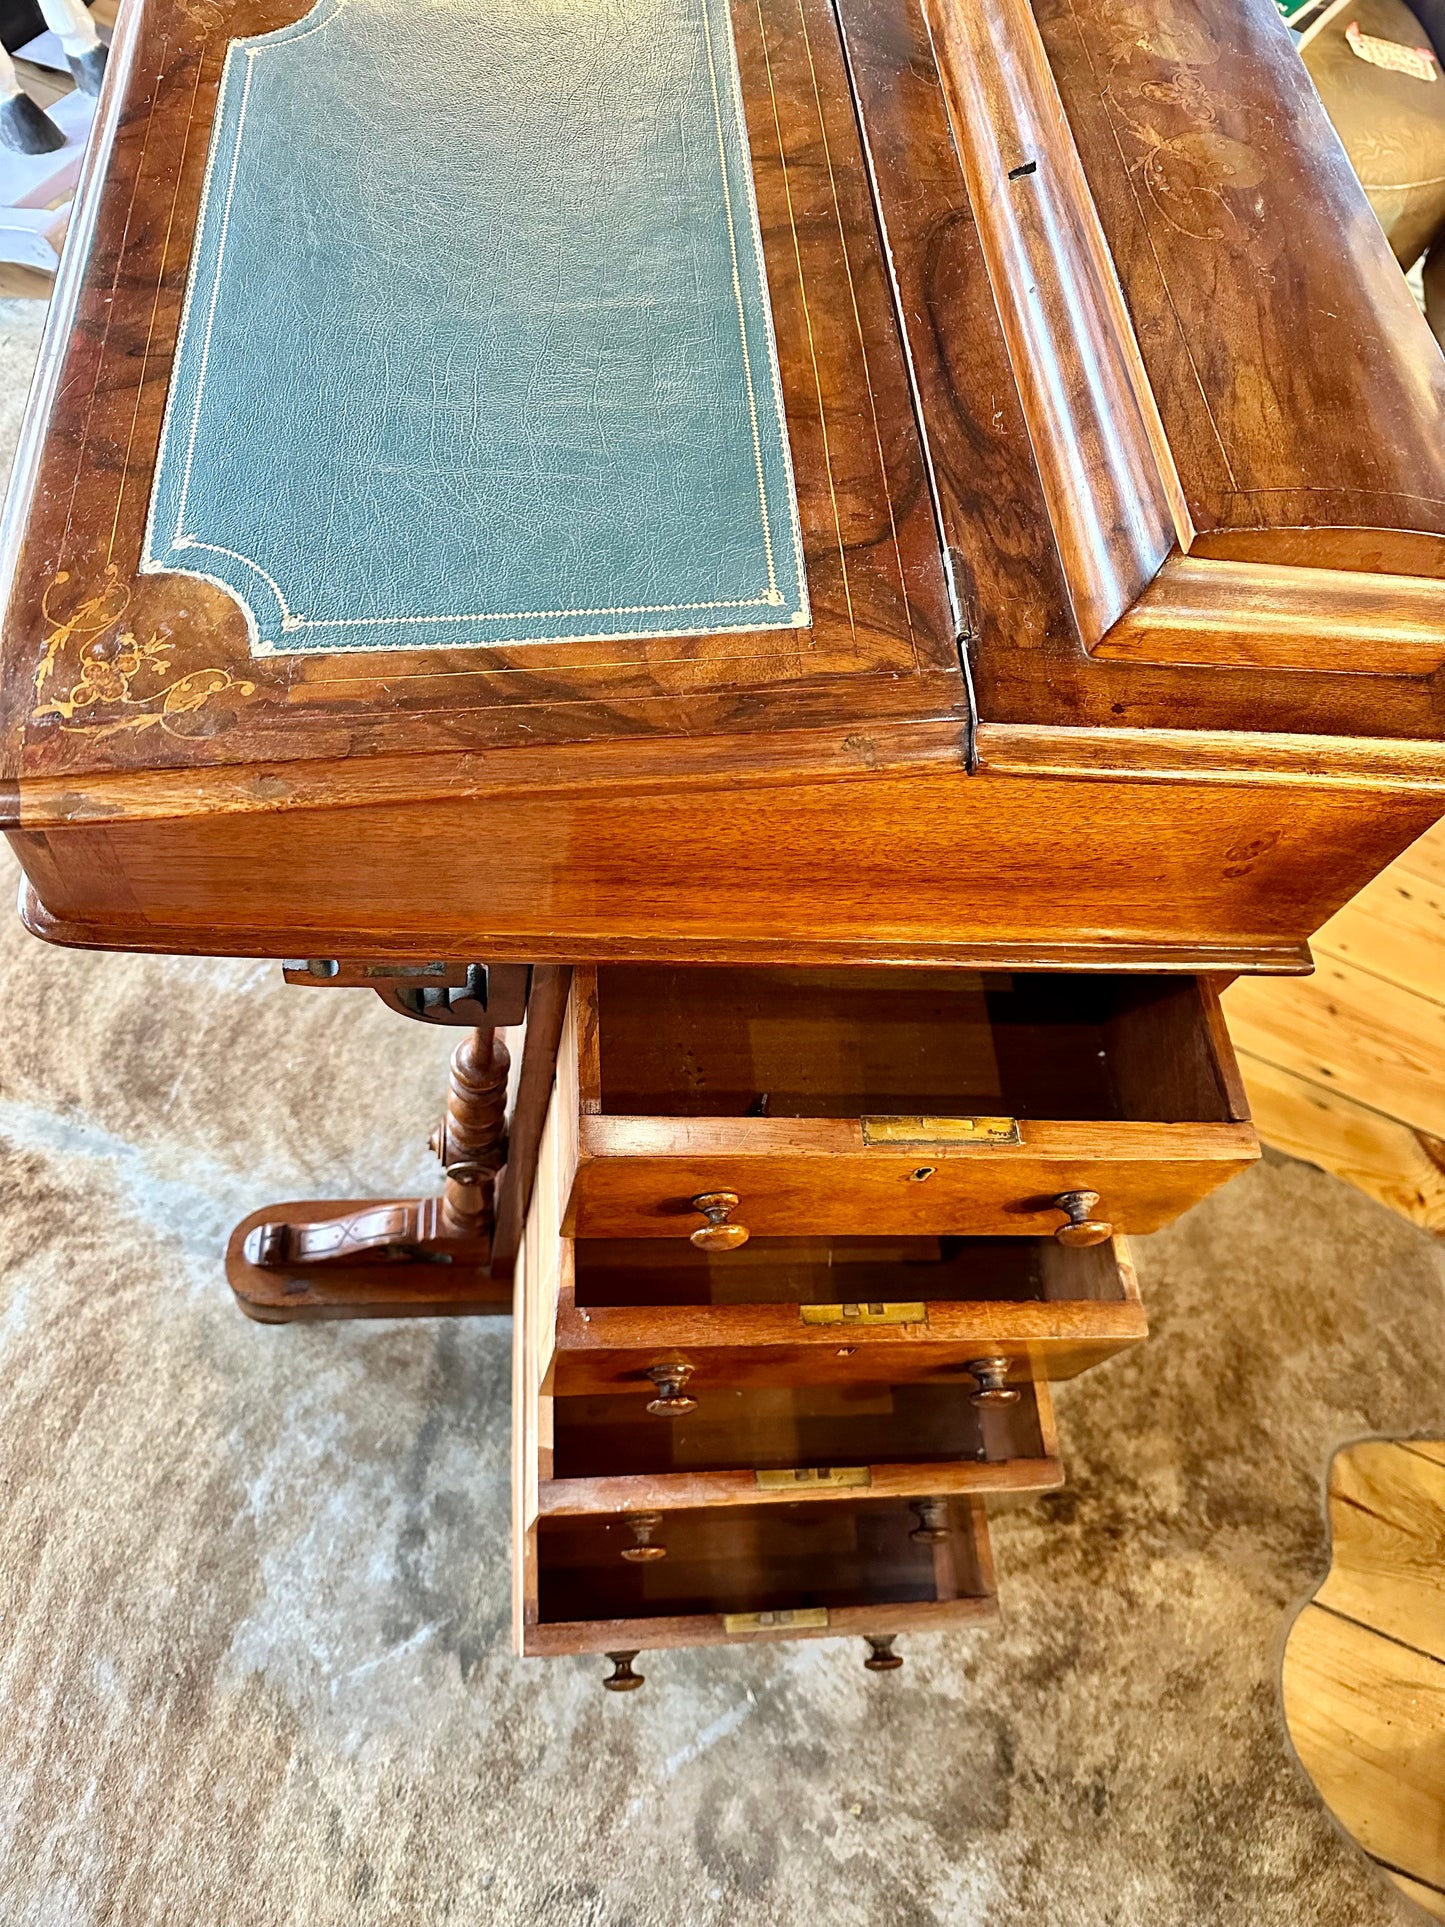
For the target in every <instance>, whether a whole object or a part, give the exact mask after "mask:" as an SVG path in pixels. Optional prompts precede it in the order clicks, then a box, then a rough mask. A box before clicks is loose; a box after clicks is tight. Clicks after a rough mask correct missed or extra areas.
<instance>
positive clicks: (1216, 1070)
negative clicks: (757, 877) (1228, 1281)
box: [554, 964, 1259, 1249]
mask: <svg viewBox="0 0 1445 1927" xmlns="http://www.w3.org/2000/svg"><path fill="white" fill-rule="evenodd" d="M554 1101H555V1102H556V1104H557V1106H558V1107H559V1109H560V1110H562V1111H563V1112H565V1113H567V1114H568V1116H567V1117H566V1118H564V1120H563V1123H562V1129H563V1132H564V1135H565V1137H566V1139H567V1141H568V1144H569V1149H570V1155H571V1157H572V1159H573V1161H574V1162H573V1182H572V1184H571V1186H570V1198H569V1207H568V1211H567V1216H566V1221H565V1229H566V1230H568V1231H569V1232H571V1233H573V1234H575V1235H576V1236H578V1237H600V1238H644V1237H674V1238H689V1237H692V1236H693V1234H694V1233H698V1234H700V1238H701V1241H703V1242H708V1243H710V1244H711V1245H712V1247H713V1248H715V1249H725V1248H729V1247H731V1248H736V1247H737V1246H740V1245H741V1244H742V1242H743V1241H744V1239H745V1238H746V1236H747V1235H748V1234H751V1235H754V1236H759V1237H773V1238H791V1237H807V1236H814V1235H818V1234H824V1235H826V1234H828V1233H831V1232H843V1231H846V1232H850V1233H855V1234H856V1233H867V1234H884V1235H889V1236H908V1235H915V1236H916V1235H934V1236H937V1235H939V1234H944V1233H969V1234H974V1235H997V1234H1004V1235H1010V1236H1018V1235H1023V1236H1031V1237H1038V1236H1041V1235H1049V1234H1053V1235H1057V1236H1059V1237H1060V1239H1061V1241H1064V1242H1070V1243H1087V1242H1097V1241H1101V1240H1102V1239H1104V1238H1106V1237H1107V1236H1108V1235H1109V1232H1110V1231H1111V1230H1112V1229H1114V1228H1115V1227H1117V1228H1119V1229H1124V1230H1136V1231H1151V1230H1155V1229H1157V1228H1158V1227H1159V1226H1160V1225H1163V1224H1166V1223H1167V1222H1168V1221H1169V1220H1170V1219H1171V1218H1174V1217H1175V1216H1177V1215H1178V1213H1179V1212H1181V1211H1183V1210H1184V1209H1185V1208H1186V1207H1187V1206H1188V1205H1191V1204H1193V1203H1194V1202H1195V1201H1196V1200H1197V1199H1199V1198H1201V1197H1203V1196H1204V1194H1205V1193H1206V1192H1208V1191H1211V1190H1213V1189H1214V1187H1215V1186H1216V1185H1217V1184H1220V1183H1222V1182H1223V1180H1224V1179H1225V1178H1227V1177H1230V1176H1232V1175H1233V1174H1234V1173H1235V1172H1236V1171H1238V1170H1239V1169H1241V1167H1242V1166H1244V1165H1245V1164H1247V1163H1249V1162H1250V1160H1251V1159H1253V1158H1255V1157H1257V1156H1258V1155H1259V1145H1258V1140H1257V1139H1256V1137H1255V1134H1254V1131H1253V1128H1252V1127H1251V1125H1250V1123H1249V1112H1248V1107H1247V1104H1246V1102H1245V1098H1244V1094H1243V1089H1242V1087H1241V1084H1240V1081H1239V1077H1238V1073H1237V1070H1236V1068H1235V1063H1234V1058H1233V1054H1232V1052H1231V1049H1230V1045H1229V1038H1228V1035H1227V1033H1226V1031H1225V1028H1224V1023H1223V1019H1222V1017H1221V1015H1220V1011H1219V1004H1218V999H1217V997H1216V995H1215V992H1214V990H1213V988H1212V987H1211V986H1210V985H1209V984H1207V983H1206V982H1205V981H1204V980H1203V979H1200V978H1194V977H1163V976H1152V977H1145V976H1108V975H1100V976H1091V975H1059V974H1050V975H1036V976H1035V975H1023V976H1019V975H1015V976H1009V975H1002V974H982V975H981V974H979V973H978V972H974V971H960V970H909V971H898V970H846V971H845V970H797V969H763V968H749V969H746V970H728V969H722V968H709V967H702V966H699V967H672V966H657V965H631V964H627V965H622V964H619V965H604V966H602V967H601V968H595V967H591V966H588V967H579V968H578V969H577V970H576V971H575V972H574V975H573V984H572V998H571V1005H570V1008H569V1013H568V1021H567V1024H566V1026H565V1028H564V1033H563V1040H562V1049H561V1053H560V1056H559V1061H558V1076H557V1085H556V1092H555V1100H554ZM699 1200H703V1201H704V1202H703V1203H699Z"/></svg>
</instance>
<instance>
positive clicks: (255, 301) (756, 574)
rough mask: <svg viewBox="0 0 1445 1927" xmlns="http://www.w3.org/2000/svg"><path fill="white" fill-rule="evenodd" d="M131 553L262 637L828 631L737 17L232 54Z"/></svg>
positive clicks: (381, 24)
mask: <svg viewBox="0 0 1445 1927" xmlns="http://www.w3.org/2000/svg"><path fill="white" fill-rule="evenodd" d="M143 567H145V568H146V569H148V570H159V569H177V570H183V571H186V572H188V573H191V574H194V575H201V576H204V577H207V578H208V579H210V580H213V581H215V582H218V583H219V584H221V586H222V587H224V588H226V589H227V590H229V591H230V593H231V594H232V595H233V596H235V598H236V599H237V601H238V602H240V603H241V605H242V607H243V608H244V609H245V610H246V611H247V614H248V620H249V622H250V625H251V636H252V646H253V648H254V649H255V650H256V651H257V652H258V653H267V652H271V651H277V650H285V651H295V650H321V649H386V648H416V647H419V646H425V645H427V644H438V645H440V644H445V645H447V646H450V647H456V646H459V645H467V644H481V645H496V644H504V643H525V642H533V641H540V640H548V639H563V638H577V637H596V638H606V639H611V638H622V637H633V636H651V635H675V634H687V633H691V634H697V633H711V632H715V631H724V630H733V629H756V628H768V627H780V626H781V627H788V626H798V625H803V624H806V622H807V620H808V609H807V591H806V587H805V583H804V577H803V569H802V560H801V540H800V535H799V529H798V519H797V507H796V502H795V499H794V492H793V482H792V474H791V468H790V463H789V455H788V444H787V434H786V426H785V423H784V419H783V409H782V399H781V391H780V387H779V382H778V374H777V365H776V353H775V350H774V345H773V340H772V324H771V317H770V313H769V308H768V299H767V288H766V282H765V279H764V271H763V262H762V250H761V245H760V242H759V237H758V229H757V217H756V212H755V209H754V204H753V185H752V172H751V163H750V160H749V156H748V147H747V137H746V130H745V127H744V125H743V120H742V103H741V94H740V89H739V85H738V77H737V65H736V57H735V55H734V52H733V45H732V34H731V27H730V23H729V18H728V8H727V4H726V0H470V3H468V0H320V4H319V5H318V6H317V7H316V8H315V9H314V10H313V11H312V13H310V14H309V15H307V17H306V18H305V19H304V20H302V21H300V22H298V23H297V24H296V25H295V26H292V27H288V28H285V29H283V30H282V31H280V32H278V33H274V34H269V35H265V36H263V37H260V38H258V39H254V40H248V41H238V42H236V43H235V45H234V46H233V47H232V48H231V49H230V52H229V54H228V57H227V61H226V66H225V71H224V75H223V79H222V84H221V95H220V101H219V105H218V110H217V118H216V122H215V129H214V133H213V136H212V145H211V155H210V161H209V172H208V177H207V185H206V194H205V200H204V203H203V207H202V213H201V219H200V224H199V227H198V231H197V235H196V240H195V246H194V252H193V258H192V267H191V282H190V288H189V292H188V296H187V302H186V309H185V315H184V320H183V323H182V330H181V338H180V343H179V347H178V351H177V355H176V360H175V368H174V373H173V376H172V382H171V390H170V396H169V400H168V403H167V410H166V420H165V430H164V438H163V442H162V447H161V454H160V459H159V462H158V465H157V469H156V478H155V489H154V494H153V498H152V502H151V516H150V526H149V529H148V532H147V538H146V552H145V556H144V560H143Z"/></svg>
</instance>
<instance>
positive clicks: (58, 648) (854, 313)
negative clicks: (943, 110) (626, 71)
mask: <svg viewBox="0 0 1445 1927" xmlns="http://www.w3.org/2000/svg"><path fill="white" fill-rule="evenodd" d="M305 11H306V8H305V5H304V4H302V0H242V4H240V5H239V6H236V7H232V8H230V9H228V10H226V11H225V12H224V17H222V11H221V10H220V9H217V8H214V7H211V6H209V5H204V4H199V3H198V0H137V4H136V5H135V6H134V7H132V8H129V9H127V18H126V22H125V26H124V30H123V33H122V35H121V37H120V45H119V46H118V49H117V52H116V53H115V55H113V57H112V60H111V64H110V73H109V75H108V81H107V91H106V99H105V101H104V102H103V104H102V107H101V110H100V115H99V132H98V135H97V140H96V144H95V148H94V163H93V165H92V168H91V171H90V176H89V184H88V186H87V188H86V189H85V191H84V194H83V198H82V204H81V205H80V207H79V208H78V211H77V216H76V232H77V234H78V235H79V236H80V237H81V238H80V240H79V242H78V243H77V246H76V247H75V248H73V249H72V250H70V251H68V254H67V269H66V273H65V274H64V275H63V276H62V285H61V286H60V288H59V289H58V290H57V295H56V303H55V310H54V313H53V315H52V319H51V326H50V329H49V332H48V334H47V337H46V342H45V345H44V348H43V351H42V364H41V370H40V375H39V379H38V383H37V389H36V399H35V403H34V406H33V408H32V411H31V416H30V420H29V424H28V427H27V432H26V436H25V439H24V444H23V446H22V449H21V452H20V456H19V459H18V461H17V466H16V473H15V484H14V488H13V491H12V498H11V506H10V514H9V522H8V525H7V536H6V573H7V575H12V577H13V579H12V581H11V586H10V593H9V598H8V605H7V612H6V617H5V626H4V637H3V651H4V666H5V675H4V678H3V693H0V774H3V775H4V776H5V777H11V776H15V775H18V774H20V773H22V772H23V773H24V774H26V775H36V774H40V773H42V772H43V771H46V770H50V771H54V772H59V771H66V772H69V773H72V774H78V773H82V772H87V771H90V772H98V771H102V770H115V769H122V768H128V769H133V770H138V771H147V770H156V769H164V768H171V769H192V768H197V767H207V768H219V767H222V766H233V765H236V764H244V763H248V762H254V761H256V760H258V759H280V760H282V761H293V760H297V759H300V760H306V759H312V758H316V757H318V756H320V757H326V756H336V755H340V756H346V755H351V756H366V755H368V754H375V753H378V752H379V751H381V750H383V749H385V748H387V747H391V748H396V749H401V750H406V751H412V750H422V749H426V748H428V747H431V748H437V747H440V748H443V749H445V750H448V751H452V752H456V751H462V750H465V749H466V748H467V747H473V748H476V747H483V746H487V745H492V746H495V745H496V744H497V743H499V742H502V741H507V740H510V741H513V742H521V743H526V742H537V741H543V740H547V739H548V738H555V737H556V736H558V735H560V736H562V737H564V738H566V739H570V740H589V739H595V738H608V737H621V738H627V737H629V736H633V735H636V734H638V733H654V732H656V733H661V734H687V733H690V732H695V731H703V730H706V729H708V728H719V727H721V728H724V729H733V728H740V729H741V730H742V732H743V733H747V732H749V731H751V730H753V729H758V728H762V729H772V728H777V727H779V726H783V725H785V723H786V721H787V720H788V718H789V716H790V714H804V713H807V712H809V711H810V710H813V709H815V706H816V705H817V704H821V705H822V709H821V710H820V711H817V713H818V714H823V713H831V714H832V715H833V716H834V717H836V718H846V719H847V720H848V721H849V722H851V723H858V722H863V721H866V719H868V718H869V717H871V716H873V715H884V714H888V713H890V712H891V713H894V714H899V713H902V714H909V713H923V714H942V713H949V712H953V713H955V714H961V713H962V712H963V707H964V703H963V687H962V681H961V678H960V675H959V668H958V661H957V654H956V649H955V643H954V635H953V622H952V616H951V612H950V609H949V605H948V600H947V595H946V590H945V582H944V574H943V569H942V565H941V560H940V556H939V553H938V547H937V541H936V534H935V527H934V520H933V513H932V508H931V503H930V499H929V492H928V488H927V482H926V474H925V470H924V464H923V459H922V453H921V448H920V444H919V438H918V433H917V429H916V427H915V425H914V419H913V413H912V409H911V406H910V403H909V394H908V382H907V374H906V370H905V367H904V363H903V358H902V355H901V353H900V349H899V344H898V340H897V334H896V325H895V321H894V317H893V313H892V309H891V303H890V298H889V292H888V284H887V278H886V274H885V270H884V266H883V262H882V257H881V251H880V244H879V239H878V234H877V230H876V226H875V223H874V220H873V213H872V208H871V204H870V200H869V196H868V191H867V184H866V176H865V173H864V170H863V168H862V166H861V164H860V158H859V152H858V134H857V128H856V123H855V120H854V114H853V107H852V101H851V97H850V94H849V90H848V85H847V79H846V74H845V72H844V69H843V63H842V58H841V53H840V50H839V45H838V36H837V30H836V25H835V23H834V20H833V16H832V12H831V9H830V8H829V7H828V6H827V5H826V3H825V0H802V4H801V5H793V4H782V3H781V0H762V4H761V5H755V4H751V0H747V3H745V0H738V4H737V5H735V6H734V7H733V9H732V12H733V20H734V26H735V31H736V39H737V46H738V55H739V63H740V69H741V74H742V84H743V94H744V107H745V115H746V120H747V126H748V133H749V139H750V144H751V148H752V159H753V171H754V176H755V181H756V188H757V199H758V208H759V216H760V223H761V229H762V234H763V243H764V253H765V256H766V265H767V278H768V283H769V287H770V290H771V300H772V308H773V315H774V322H775V328H776V335H777V341H778V347H779V356H780V362H781V367H782V382H783V390H784V401H785V408H786V413H787V418H788V427H789V435H790V440H791V444H792V456H793V463H794V468H795V472H796V476H797V481H798V496H799V504H800V512H801V514H802V517H803V523H804V548H805V558H806V561H807V566H808V574H809V579H810V587H811V596H812V607H813V622H812V626H811V628H809V629H806V630H797V631H792V632H787V633H786V634H775V635H771V636H770V635H767V634H765V633H763V632H751V631H748V632H738V633H737V634H734V635H731V636H712V637H709V636H691V637H689V636H679V637H667V638H659V639H652V640H643V641H640V642H635V643H633V644H629V645H626V646H616V645H611V644H592V643H585V642H580V641H578V642H573V643H569V644H563V645H552V644H536V645H527V646H518V647H515V648H511V649H508V648H500V649H498V648H495V647H486V646H482V645H480V644H478V645H477V646H469V647H462V648H457V649H441V650H436V651H433V650H405V649H403V650H398V651H395V652H391V651H388V652H387V653H386V657H385V660H384V661H376V662H372V661H362V660H360V659H358V657H357V656H356V655H354V654H347V653H345V652H343V653H340V654H335V655H321V656H318V657H315V658H309V659H304V660H298V659H295V658H290V657H281V658H274V659H268V658H253V657H252V656H251V655H250V652H249V648H248V645H247V639H246V633H245V625H244V621H243V619H242V615H241V612H240V610H239V609H238V608H237V607H236V605H235V603H234V602H232V600H231V599H230V597H228V596H227V595H225V594H224V593H223V592H222V591H221V590H219V589H217V588H215V587H213V586H212V585H210V584H209V583H207V582H204V581H200V580H197V579H193V578H188V577H184V576H179V577H178V576H170V575H154V576H152V575H144V576H142V575H139V574H138V573H137V564H138V560H139V556H140V552H141V540H142V532H143V526H144V522H145V518H146V514H147V508H148V504H149V500H150V492H151V481H152V472H153V469H154V465H155V460H156V450H157V445H158V440H159V435H160V427H161V415H162V408H163V403H164V398H165V394H166V390H167V384H168V382H169V379H170V373H171V360H172V355H173V352H174V347H175V341H176V335H177V328H178V324H179V318H180V310H181V304H182V299H183V294H184V289H185V285H186V279H187V270H188V261H189V255H190V248H191V240H192V233H193V229H194V224H195V219H196V212H197V208H198V205H199V201H200V196H201V192H202V182H203V177H204V172H205V167H206V158H207V150H208V144H209V138H210V129H211V120H212V115H213V112H214V108H215V101H216V90H217V84H218V80H219V76H220V71H221V65H222V62H223V59H224V57H225V53H226V49H227V46H228V45H229V43H230V41H231V39H232V38H233V37H235V36H243V35H254V34H258V33H265V32H268V31H271V30H274V29H276V28H279V27H282V26H284V25H286V24H288V23H290V22H292V21H294V20H295V19H297V18H298V17H299V16H300V15H302V14H303V13H304V12H305ZM762 695H765V696H766V701H765V703H763V704H761V705H760V703H759V700H758V699H759V697H760V696H762ZM795 700H796V701H797V702H798V703H800V705H801V708H800V709H798V710H795V709H794V703H795ZM548 719H550V720H548Z"/></svg>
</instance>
